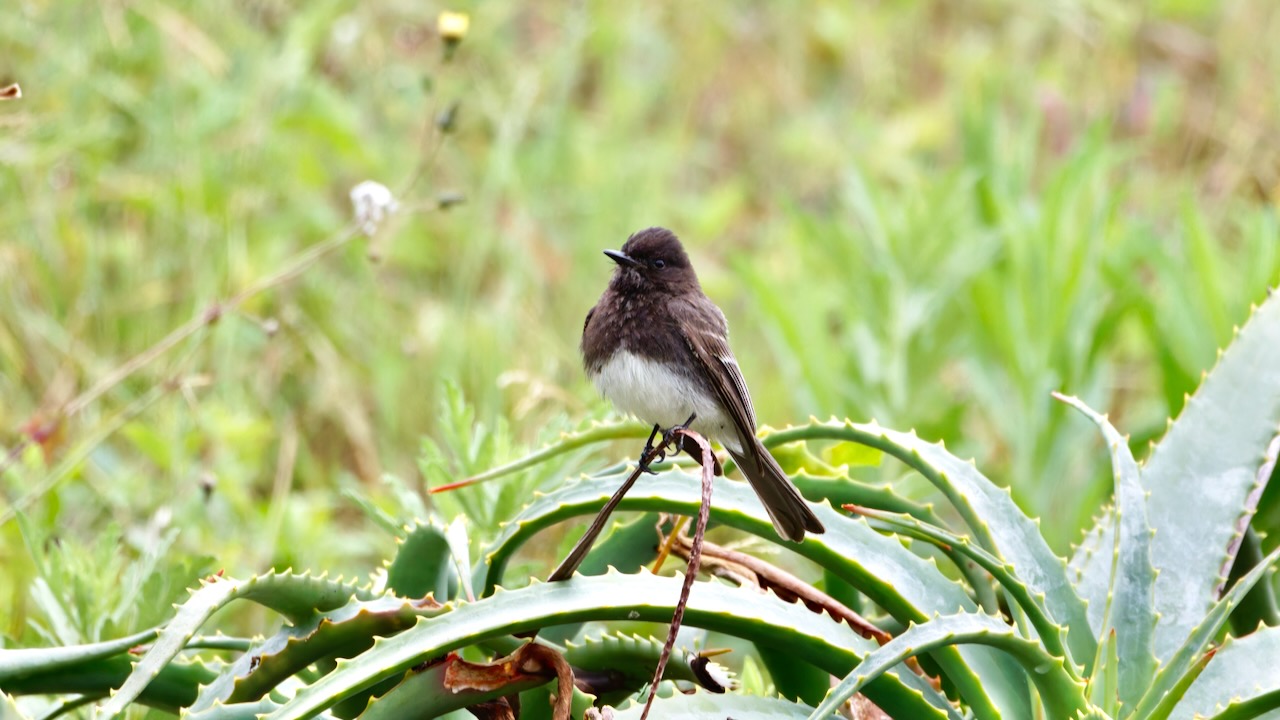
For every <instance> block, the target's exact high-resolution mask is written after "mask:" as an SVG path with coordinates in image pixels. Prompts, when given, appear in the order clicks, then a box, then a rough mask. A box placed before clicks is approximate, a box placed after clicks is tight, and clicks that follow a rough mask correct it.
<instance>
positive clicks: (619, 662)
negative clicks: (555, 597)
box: [539, 633, 732, 702]
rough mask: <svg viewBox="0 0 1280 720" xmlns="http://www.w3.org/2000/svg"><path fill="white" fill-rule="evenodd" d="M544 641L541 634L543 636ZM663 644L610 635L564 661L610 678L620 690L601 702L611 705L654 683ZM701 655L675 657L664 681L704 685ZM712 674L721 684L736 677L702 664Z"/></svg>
mask: <svg viewBox="0 0 1280 720" xmlns="http://www.w3.org/2000/svg"><path fill="white" fill-rule="evenodd" d="M539 637H541V634H539ZM663 645H664V641H663V640H658V639H656V638H653V637H640V636H638V635H631V634H626V633H607V634H602V635H600V636H598V637H587V638H584V639H583V640H582V642H571V643H568V645H567V646H566V647H565V651H564V658H565V660H568V661H569V664H570V665H572V666H573V667H574V668H576V669H578V670H586V671H591V672H595V673H600V674H607V675H608V676H609V678H610V682H611V683H616V685H617V689H616V690H612V691H611V695H609V696H602V697H601V700H602V701H604V702H610V700H609V698H610V697H613V696H617V699H618V700H619V701H620V700H622V699H623V698H624V697H625V696H627V695H630V694H632V693H635V692H637V691H638V690H640V689H641V688H642V687H643V686H644V685H645V684H647V683H648V682H649V681H650V680H652V679H653V669H654V668H655V667H657V666H658V657H659V655H661V654H662V647H663ZM697 657H698V656H697V655H696V654H694V653H691V652H684V651H679V650H678V649H677V651H676V652H674V653H672V654H671V657H670V659H669V661H668V663H667V668H666V671H665V672H664V673H663V674H662V677H663V679H664V680H683V681H686V682H694V683H698V684H699V685H702V684H703V680H702V677H701V675H700V672H701V671H698V670H696V669H695V668H694V661H695V660H697ZM701 663H705V665H706V667H709V668H711V674H712V675H713V676H714V677H716V678H718V681H719V682H724V681H728V680H729V679H730V678H731V677H732V673H731V672H730V671H729V669H728V668H725V667H722V666H720V665H718V664H716V663H714V662H710V661H707V660H702V661H701Z"/></svg>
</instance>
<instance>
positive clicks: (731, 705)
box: [613, 692, 811, 720]
mask: <svg viewBox="0 0 1280 720" xmlns="http://www.w3.org/2000/svg"><path fill="white" fill-rule="evenodd" d="M643 709H644V701H643V700H641V701H638V702H633V703H631V704H629V705H626V706H624V707H622V708H621V709H619V710H616V711H614V714H613V717H614V720H639V718H640V713H641V711H642V710H643ZM810 710H811V709H810V708H809V707H807V706H805V705H801V704H798V703H794V702H792V701H790V700H783V699H782V698H770V697H755V696H752V695H712V694H711V693H705V692H696V693H693V694H692V695H682V694H679V693H677V694H675V695H672V696H670V697H659V698H657V699H656V700H654V701H653V709H652V710H651V711H650V713H649V717H652V718H721V719H722V718H726V717H731V718H733V719H734V720H787V719H788V718H791V719H792V720H804V718H807V717H809V713H810Z"/></svg>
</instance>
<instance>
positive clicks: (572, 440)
mask: <svg viewBox="0 0 1280 720" xmlns="http://www.w3.org/2000/svg"><path fill="white" fill-rule="evenodd" d="M652 429H653V428H652V427H650V426H648V425H644V424H642V423H638V422H621V423H600V422H592V423H591V427H589V428H587V429H586V430H580V431H578V432H572V433H562V434H561V435H560V439H559V440H557V441H556V442H554V443H551V444H550V445H547V446H546V447H544V448H542V449H541V450H538V451H537V452H532V453H529V454H528V455H525V456H524V457H522V458H518V459H516V460H513V461H511V462H509V463H507V464H505V465H499V466H498V467H496V468H493V469H492V470H486V471H485V472H482V473H480V474H479V475H474V476H472V477H469V478H467V479H466V480H464V481H462V482H464V483H468V484H469V483H476V482H483V481H485V480H493V479H494V478H500V477H502V476H504V475H510V474H511V473H517V472H520V471H521V470H528V469H529V468H531V467H534V466H536V465H541V464H542V463H544V462H546V461H547V460H550V459H551V458H554V457H557V456H560V455H563V454H565V453H568V452H572V451H574V450H577V449H579V448H583V447H586V446H588V445H595V444H598V443H606V442H610V441H613V440H625V439H631V438H645V437H648V435H649V432H650V431H651V430H652Z"/></svg>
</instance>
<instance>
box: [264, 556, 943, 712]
mask: <svg viewBox="0 0 1280 720" xmlns="http://www.w3.org/2000/svg"><path fill="white" fill-rule="evenodd" d="M682 582H683V578H680V577H678V576H677V577H669V578H668V577H657V576H653V575H650V574H648V573H641V574H638V575H622V574H618V573H612V574H609V575H605V576H600V577H583V576H575V577H574V578H572V579H571V580H568V581H565V582H559V583H539V584H536V585H532V586H529V587H526V588H522V589H520V590H510V591H505V590H499V591H498V592H496V593H495V594H494V595H492V596H490V597H488V598H485V599H484V600H481V601H477V602H475V603H463V604H460V605H456V606H451V609H450V610H449V611H448V612H446V613H444V614H443V615H441V616H440V617H439V618H438V619H435V620H429V619H422V620H420V621H419V622H418V624H417V625H415V626H414V627H413V628H411V629H409V630H406V631H405V632H403V633H400V634H399V635H396V636H394V637H391V638H385V639H378V640H377V641H376V642H375V643H374V646H373V647H372V648H371V649H370V650H369V651H367V652H365V653H363V654H361V655H360V656H359V657H356V658H353V659H351V660H341V661H339V662H338V666H337V669H335V670H334V671H333V672H331V673H330V674H328V675H326V676H324V677H323V678H321V679H320V680H318V681H317V682H316V683H315V684H313V685H310V686H308V687H306V688H304V689H303V690H302V691H300V692H299V693H298V694H297V696H296V697H295V698H294V699H293V701H291V702H289V703H288V704H287V705H285V706H284V707H282V708H281V709H280V710H278V711H276V712H274V713H272V714H271V715H270V716H269V717H270V718H272V720H285V719H287V718H305V717H310V716H311V715H312V714H313V713H315V712H318V711H321V710H324V709H325V708H328V707H330V706H332V705H333V704H335V703H337V702H339V701H340V700H342V699H343V698H345V697H347V696H349V695H351V694H353V693H356V692H359V691H360V690H361V689H363V688H366V687H369V686H371V685H373V684H375V683H377V682H379V681H381V680H384V679H386V678H389V677H395V676H397V675H399V674H402V673H404V672H405V671H406V670H408V669H409V668H411V667H413V666H415V665H417V664H419V663H421V662H423V661H424V660H427V659H430V658H433V657H437V656H439V655H441V654H442V653H445V652H448V651H450V650H452V649H456V648H459V647H462V646H464V645H470V644H473V643H476V642H479V641H481V640H483V639H485V638H490V637H499V636H504V635H508V634H512V633H520V632H526V631H529V630H534V629H536V628H538V627H541V626H544V625H555V624H562V623H568V622H584V621H589V620H608V619H614V620H617V619H627V620H640V621H650V622H666V621H669V620H670V619H671V613H672V612H673V610H674V603H675V599H676V598H677V597H678V595H679V588H680V585H681V583H682ZM685 624H686V625H689V626H692V627H705V628H707V629H710V630H716V631H719V632H725V633H728V634H733V635H738V636H740V637H744V638H747V639H750V640H753V641H754V642H757V643H760V644H765V645H768V646H770V647H772V648H773V649H774V650H775V651H783V652H791V653H797V654H802V655H804V657H805V658H806V659H808V660H809V661H810V662H813V663H815V664H818V665H819V666H821V667H824V668H826V669H827V670H828V672H831V671H836V672H839V671H840V670H847V669H848V668H849V667H852V666H853V665H854V664H855V663H856V662H857V658H858V656H859V655H861V654H865V653H867V652H870V651H871V650H873V649H874V644H873V643H871V642H870V641H867V640H864V639H863V638H861V637H859V636H858V635H857V634H856V633H855V632H854V631H853V630H851V629H850V628H849V627H848V626H846V625H842V624H838V623H836V622H834V621H833V620H831V619H830V618H829V617H827V616H825V615H818V614H815V613H812V612H809V611H807V610H805V609H803V608H802V607H800V606H797V605H793V604H790V603H787V602H783V601H782V600H779V599H778V598H777V597H775V596H771V595H763V596H762V595H759V594H757V593H755V592H753V591H751V590H748V589H744V588H735V587H729V586H726V585H723V584H720V583H716V582H703V583H697V584H696V585H695V586H694V589H693V593H692V595H691V597H690V600H689V605H688V609H687V611H686V614H685ZM867 691H868V694H869V695H870V696H872V697H873V699H876V701H877V702H878V703H881V704H882V707H885V708H886V709H889V708H893V709H892V710H890V712H894V713H895V714H900V715H902V716H904V717H919V718H930V717H934V718H943V717H947V713H946V711H945V710H944V709H942V708H941V707H940V706H936V705H934V704H932V703H931V700H932V701H933V702H939V701H940V699H938V698H936V697H934V698H930V697H929V696H926V695H924V694H922V693H921V692H919V691H918V690H915V689H912V688H909V687H908V686H907V685H904V684H903V683H902V682H901V681H900V680H899V679H898V678H896V677H895V676H892V675H888V676H885V678H884V682H882V683H879V684H878V685H877V686H876V687H872V688H868V690H867Z"/></svg>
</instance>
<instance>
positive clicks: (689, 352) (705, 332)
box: [581, 227, 825, 542]
mask: <svg viewBox="0 0 1280 720" xmlns="http://www.w3.org/2000/svg"><path fill="white" fill-rule="evenodd" d="M604 254H605V255H607V256H608V257H609V258H610V259H611V260H613V262H614V263H615V264H616V265H615V268H614V272H613V277H612V278H611V279H610V281H609V285H608V287H607V288H606V289H605V291H604V294H602V295H601V296H600V299H599V301H597V302H596V304H595V306H594V307H592V308H591V310H590V311H588V312H587V318H586V321H585V322H584V323H583V328H582V343H581V351H582V362H583V366H584V368H585V369H586V373H587V376H588V377H589V378H590V379H591V380H592V382H593V383H594V384H595V386H596V388H597V389H598V390H599V391H600V394H601V395H603V396H604V397H605V398H606V399H608V400H609V401H610V402H611V403H612V404H613V405H614V407H616V408H617V409H618V410H620V411H622V412H623V413H627V414H631V415H634V416H636V417H637V418H639V419H640V420H642V421H644V422H646V423H652V424H653V425H654V430H655V433H656V431H657V430H658V429H659V428H662V429H666V430H668V431H670V430H671V429H672V428H676V427H681V426H683V423H684V422H685V421H687V420H688V419H689V418H692V422H691V423H690V424H689V428H690V429H692V430H694V431H695V432H698V433H699V434H701V435H703V436H704V437H706V438H708V439H710V440H713V441H716V442H719V443H720V444H721V445H723V446H724V448H725V450H727V451H728V453H729V456H730V457H731V458H733V461H734V463H735V464H736V465H737V466H738V468H739V469H740V470H741V471H742V474H743V475H744V476H746V479H747V482H748V483H749V484H750V485H751V488H752V489H753V490H754V491H755V493H756V496H757V497H758V498H759V499H760V502H761V503H762V504H763V505H764V508H765V510H766V511H767V512H768V514H769V519H770V520H772V521H773V527H774V529H775V530H776V531H777V533H778V535H779V536H781V537H782V538H784V539H787V540H791V541H794V542H800V541H801V540H803V539H804V536H805V533H806V532H810V533H814V534H818V533H822V532H824V531H825V528H824V527H823V525H822V522H821V521H819V520H818V517H817V516H816V515H815V514H814V513H813V510H812V508H810V507H809V505H808V503H807V502H806V501H805V499H804V497H803V496H801V495H800V491H799V490H797V489H796V486H795V485H793V484H792V483H791V480H790V479H789V478H788V477H787V475H786V473H785V472H783V470H782V468H781V467H780V466H779V465H778V461H777V460H775V459H774V457H773V455H771V454H769V450H768V449H767V448H765V446H764V445H763V444H762V443H761V442H760V440H759V438H757V437H756V414H755V408H754V407H752V404H751V394H750V392H748V390H747V383H746V381H745V380H744V379H743V376H742V371H741V370H740V369H739V367H738V361H737V360H736V359H735V358H734V355H733V351H732V350H730V348H729V325H728V322H727V321H726V320H725V317H724V313H723V312H722V311H721V310H720V308H719V307H717V306H716V304H715V303H714V302H712V301H711V299H710V298H708V297H707V296H706V295H705V294H704V293H703V292H702V285H701V284H700V283H699V282H698V275H697V273H696V272H695V271H694V269H693V265H692V264H691V263H690V262H689V256H688V254H686V253H685V250H684V246H683V245H682V244H681V243H680V239H679V238H678V237H676V234H675V233H673V232H672V231H670V230H668V229H666V228H661V227H651V228H647V229H644V230H640V231H638V232H635V233H633V234H632V235H631V236H630V237H629V238H627V241H626V243H624V244H623V246H622V249H621V250H605V251H604ZM651 437H652V436H651Z"/></svg>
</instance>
